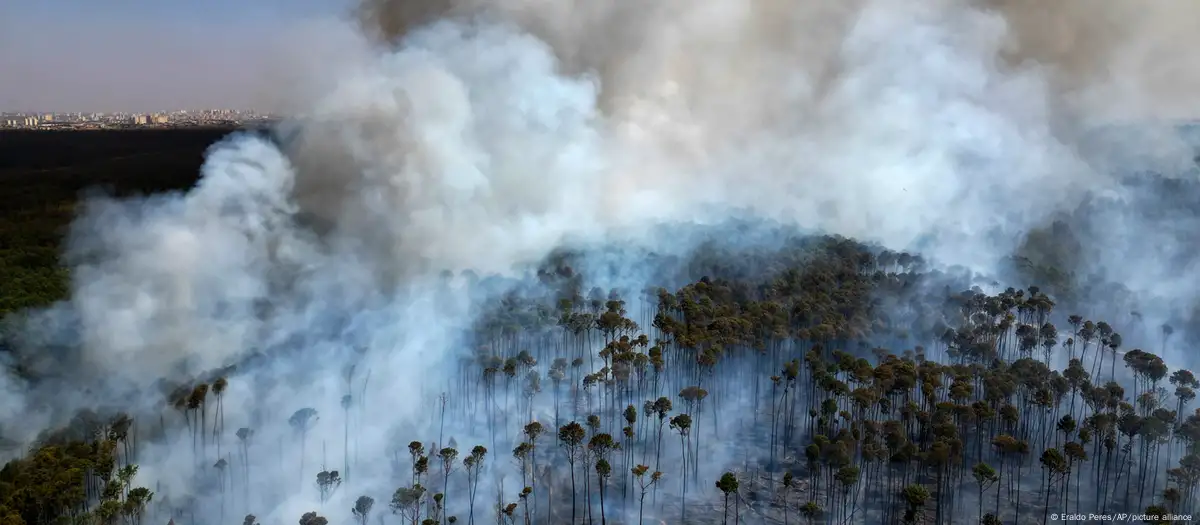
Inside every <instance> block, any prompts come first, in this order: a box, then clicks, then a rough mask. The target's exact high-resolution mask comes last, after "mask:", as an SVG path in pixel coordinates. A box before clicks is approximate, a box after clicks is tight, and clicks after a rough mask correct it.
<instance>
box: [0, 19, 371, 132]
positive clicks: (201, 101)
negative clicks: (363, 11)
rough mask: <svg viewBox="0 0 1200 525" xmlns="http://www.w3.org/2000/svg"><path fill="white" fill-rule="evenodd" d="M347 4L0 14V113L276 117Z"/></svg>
mask: <svg viewBox="0 0 1200 525" xmlns="http://www.w3.org/2000/svg"><path fill="white" fill-rule="evenodd" d="M351 4H352V1H351V0H260V1H256V2H253V3H251V2H237V1H234V0H214V1H211V2H205V3H203V4H200V3H193V2H183V1H179V0H168V1H152V0H113V1H111V2H104V3H103V5H101V4H99V3H94V2H86V1H83V0H43V1H40V2H4V3H0V74H2V75H3V76H4V78H5V82H4V83H0V112H3V113H15V112H25V113H45V112H85V113H90V112H106V113H115V112H142V113H146V112H154V111H174V110H176V109H169V108H178V109H185V108H186V109H194V110H200V109H204V108H256V109H258V110H261V111H270V110H273V109H276V108H274V107H272V106H277V105H279V100H278V98H279V95H278V92H279V91H280V88H281V87H282V86H286V85H287V84H288V82H289V81H290V80H291V79H292V78H294V76H295V72H296V71H297V70H300V69H302V68H304V67H307V65H306V64H305V61H306V60H307V58H306V57H305V56H304V54H305V51H304V50H302V49H300V46H298V45H296V43H297V42H303V41H308V40H317V41H320V39H321V38H322V36H323V34H324V33H326V32H325V31H324V30H323V29H322V28H323V27H328V25H329V24H330V23H331V22H333V21H335V20H338V19H339V18H344V15H345V13H346V12H347V9H348V8H349V6H350V5H351Z"/></svg>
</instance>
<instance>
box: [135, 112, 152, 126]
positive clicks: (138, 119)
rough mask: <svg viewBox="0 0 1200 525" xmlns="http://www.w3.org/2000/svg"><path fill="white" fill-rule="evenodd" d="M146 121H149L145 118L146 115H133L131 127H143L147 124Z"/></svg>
mask: <svg viewBox="0 0 1200 525" xmlns="http://www.w3.org/2000/svg"><path fill="white" fill-rule="evenodd" d="M148 120H149V119H148V117H146V115H134V116H133V125H135V126H145V125H146V122H147V121H148Z"/></svg>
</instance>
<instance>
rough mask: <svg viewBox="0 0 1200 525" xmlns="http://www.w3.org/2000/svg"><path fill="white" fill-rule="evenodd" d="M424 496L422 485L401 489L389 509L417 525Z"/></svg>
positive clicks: (394, 496)
mask: <svg viewBox="0 0 1200 525" xmlns="http://www.w3.org/2000/svg"><path fill="white" fill-rule="evenodd" d="M424 495H425V487H422V486H421V485H420V484H416V485H413V486H411V487H400V488H398V489H396V492H395V493H393V494H392V501H391V503H389V504H388V507H390V508H391V509H392V514H398V515H400V517H401V518H403V519H405V520H408V521H409V522H410V523H412V525H416V524H417V522H418V520H419V519H420V518H421V498H422V496H424ZM301 525H303V524H301Z"/></svg>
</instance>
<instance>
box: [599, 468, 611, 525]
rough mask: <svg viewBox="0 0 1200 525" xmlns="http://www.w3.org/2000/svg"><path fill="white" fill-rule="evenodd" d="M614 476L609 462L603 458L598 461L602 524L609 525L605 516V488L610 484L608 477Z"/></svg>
mask: <svg viewBox="0 0 1200 525" xmlns="http://www.w3.org/2000/svg"><path fill="white" fill-rule="evenodd" d="M611 474H612V467H611V466H609V464H608V460H607V459H605V458H603V457H601V458H600V459H597V460H596V480H597V482H598V483H599V485H600V523H601V524H602V525H603V524H606V523H608V521H607V519H606V518H605V515H604V487H605V485H607V484H608V483H607V482H608V477H609V475H611Z"/></svg>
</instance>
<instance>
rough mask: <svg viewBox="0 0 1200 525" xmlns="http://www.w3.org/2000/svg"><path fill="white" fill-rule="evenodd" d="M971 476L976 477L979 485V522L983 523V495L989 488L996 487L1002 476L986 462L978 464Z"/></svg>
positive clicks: (972, 470)
mask: <svg viewBox="0 0 1200 525" xmlns="http://www.w3.org/2000/svg"><path fill="white" fill-rule="evenodd" d="M971 474H972V475H973V476H974V477H975V483H977V484H979V520H980V521H981V522H982V521H983V493H984V492H985V491H987V489H988V487H991V486H992V485H994V484H995V483H996V482H997V481H999V480H1000V476H999V475H997V474H996V470H995V469H993V468H992V467H991V466H990V465H988V464H987V463H984V462H982V461H981V462H979V463H976V464H975V466H974V467H972V468H971Z"/></svg>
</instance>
